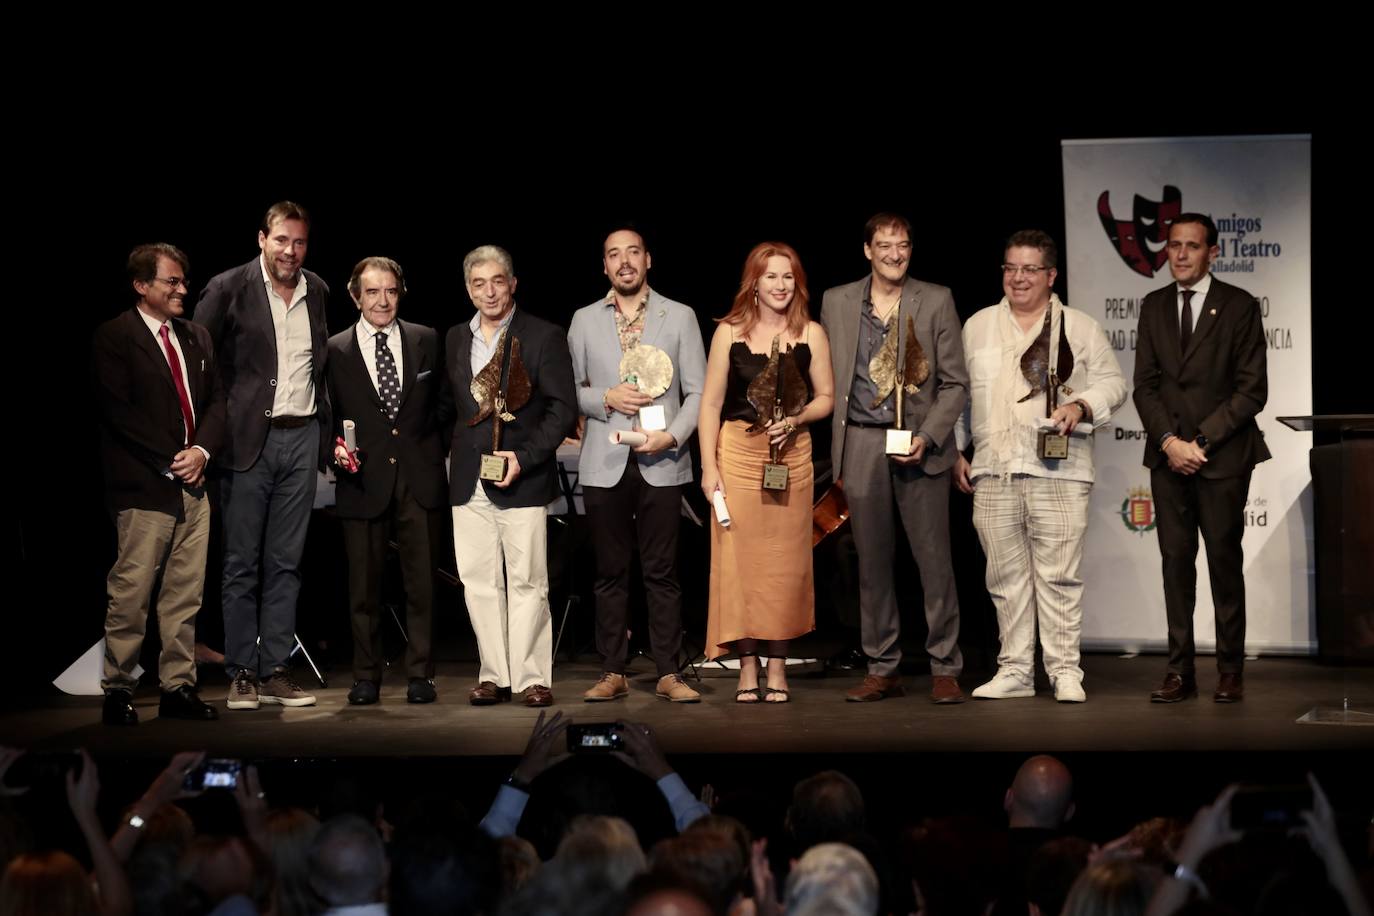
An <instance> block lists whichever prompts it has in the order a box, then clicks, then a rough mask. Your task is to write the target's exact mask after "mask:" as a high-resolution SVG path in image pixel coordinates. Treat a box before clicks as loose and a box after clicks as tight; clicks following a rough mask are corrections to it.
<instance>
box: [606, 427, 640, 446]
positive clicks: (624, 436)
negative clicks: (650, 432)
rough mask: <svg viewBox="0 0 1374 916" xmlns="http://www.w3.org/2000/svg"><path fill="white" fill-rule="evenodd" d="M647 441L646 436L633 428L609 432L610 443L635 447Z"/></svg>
mask: <svg viewBox="0 0 1374 916" xmlns="http://www.w3.org/2000/svg"><path fill="white" fill-rule="evenodd" d="M648 441H649V437H648V436H646V435H644V434H643V433H641V432H639V431H638V430H634V429H625V430H619V429H618V430H616V431H615V432H613V433H611V445H628V446H629V447H630V448H637V447H639V446H641V445H643V444H644V443H645V442H648Z"/></svg>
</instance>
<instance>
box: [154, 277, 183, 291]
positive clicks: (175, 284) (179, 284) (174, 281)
mask: <svg viewBox="0 0 1374 916" xmlns="http://www.w3.org/2000/svg"><path fill="white" fill-rule="evenodd" d="M153 279H154V280H161V281H162V282H163V283H166V284H167V285H168V286H170V287H171V288H172V289H178V288H189V287H187V286H186V278H185V277H153Z"/></svg>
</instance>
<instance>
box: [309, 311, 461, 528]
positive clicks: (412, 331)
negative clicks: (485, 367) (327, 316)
mask: <svg viewBox="0 0 1374 916" xmlns="http://www.w3.org/2000/svg"><path fill="white" fill-rule="evenodd" d="M396 324H397V325H398V326H399V328H400V335H401V405H400V408H399V410H398V411H397V413H396V419H395V420H394V421H393V420H389V419H387V415H386V404H385V403H384V402H383V401H382V397H381V395H379V394H378V393H377V388H376V386H374V385H373V384H372V376H370V375H369V374H368V372H367V363H365V362H364V361H363V353H362V348H361V347H359V346H358V326H357V324H356V323H355V324H351V325H349V326H348V329H347V330H344V331H340V332H339V333H338V334H335V335H334V336H333V337H331V338H329V361H328V363H327V365H326V372H325V374H326V376H327V377H328V379H329V401H330V408H331V410H332V411H333V415H334V430H333V432H332V434H331V436H343V421H344V420H352V421H353V422H354V424H355V425H356V430H355V434H356V436H357V445H358V450H359V452H361V453H362V459H363V461H362V466H361V467H360V468H359V469H358V472H357V473H356V474H350V473H349V472H348V471H345V470H338V471H337V472H336V476H337V478H338V486H337V487H336V488H335V498H336V500H337V502H336V511H337V512H338V515H339V517H340V518H376V517H377V516H379V515H381V514H382V513H383V512H384V511H386V508H387V506H388V505H389V504H390V502H391V495H392V493H393V492H394V491H395V489H396V478H397V477H398V476H404V479H405V481H406V484H407V486H408V487H409V489H410V492H411V494H412V495H413V496H414V497H415V501H416V502H418V503H419V504H420V505H422V506H424V507H425V508H426V509H438V508H441V507H443V506H446V505H448V503H447V499H446V497H447V493H446V492H445V489H446V488H445V483H446V482H447V481H446V480H445V477H444V454H445V452H446V451H447V442H446V441H445V437H444V435H443V434H442V432H441V430H443V429H444V427H445V426H446V425H447V424H448V423H452V422H453V419H452V414H453V406H452V401H451V399H450V398H449V397H448V390H449V389H448V379H447V378H445V376H444V364H443V353H442V352H441V351H440V350H439V335H438V334H437V333H436V332H435V330H434V329H433V328H429V327H425V326H424V325H421V324H411V323H410V322H408V321H401V320H400V319H399V318H398V319H397V320H396ZM331 451H332V450H331Z"/></svg>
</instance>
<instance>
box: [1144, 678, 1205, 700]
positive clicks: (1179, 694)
mask: <svg viewBox="0 0 1374 916" xmlns="http://www.w3.org/2000/svg"><path fill="white" fill-rule="evenodd" d="M1195 696H1197V681H1195V680H1193V678H1192V677H1191V676H1190V677H1184V676H1183V675H1180V674H1166V675H1164V683H1162V684H1160V685H1159V688H1158V689H1157V690H1152V691H1151V692H1150V702H1151V703H1177V702H1178V701H1179V700H1186V699H1188V698H1189V697H1195Z"/></svg>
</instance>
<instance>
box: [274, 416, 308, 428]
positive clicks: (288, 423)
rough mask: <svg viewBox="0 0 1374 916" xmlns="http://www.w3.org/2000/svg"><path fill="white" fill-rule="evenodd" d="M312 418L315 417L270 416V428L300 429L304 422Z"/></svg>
mask: <svg viewBox="0 0 1374 916" xmlns="http://www.w3.org/2000/svg"><path fill="white" fill-rule="evenodd" d="M313 419H315V418H314V417H313V416H309V417H273V418H272V428H273V429H300V428H301V427H302V426H304V425H305V424H307V423H309V422H310V421H311V420H313Z"/></svg>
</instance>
